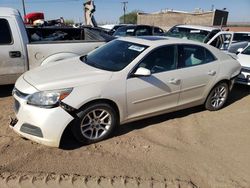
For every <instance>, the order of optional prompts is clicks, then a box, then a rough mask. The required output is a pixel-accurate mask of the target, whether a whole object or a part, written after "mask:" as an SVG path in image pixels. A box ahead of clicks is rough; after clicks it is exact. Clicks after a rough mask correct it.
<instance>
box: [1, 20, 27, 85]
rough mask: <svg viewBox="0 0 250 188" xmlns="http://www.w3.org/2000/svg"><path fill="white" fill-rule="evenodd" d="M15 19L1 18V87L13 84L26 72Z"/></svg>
mask: <svg viewBox="0 0 250 188" xmlns="http://www.w3.org/2000/svg"><path fill="white" fill-rule="evenodd" d="M17 31H19V30H18V29H17V24H16V22H15V19H14V18H11V17H2V18H0V85H3V84H12V83H14V82H15V80H16V79H17V78H18V76H20V75H21V74H22V73H23V72H24V70H25V67H24V63H25V59H24V58H25V56H24V54H23V49H22V44H21V41H22V40H21V38H20V37H21V35H19V33H18V32H17Z"/></svg>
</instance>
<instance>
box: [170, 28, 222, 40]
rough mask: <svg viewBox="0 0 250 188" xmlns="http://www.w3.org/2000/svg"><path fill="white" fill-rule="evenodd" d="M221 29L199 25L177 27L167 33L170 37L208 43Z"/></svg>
mask: <svg viewBox="0 0 250 188" xmlns="http://www.w3.org/2000/svg"><path fill="white" fill-rule="evenodd" d="M220 31H221V29H218V28H216V27H205V26H199V25H175V26H173V27H172V28H170V29H169V30H168V32H167V33H166V35H167V36H169V37H176V38H186V39H189V40H194V41H198V42H203V43H208V42H209V41H210V40H211V39H212V38H213V37H214V36H215V35H216V34H217V33H219V32H220Z"/></svg>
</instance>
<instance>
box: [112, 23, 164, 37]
mask: <svg viewBox="0 0 250 188" xmlns="http://www.w3.org/2000/svg"><path fill="white" fill-rule="evenodd" d="M163 34H164V31H163V29H161V28H159V27H154V26H148V25H130V26H124V27H119V28H118V29H117V30H116V31H115V32H114V34H113V36H114V37H125V36H149V35H163Z"/></svg>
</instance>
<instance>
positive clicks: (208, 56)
mask: <svg viewBox="0 0 250 188" xmlns="http://www.w3.org/2000/svg"><path fill="white" fill-rule="evenodd" d="M205 56H206V58H205V61H204V63H209V62H212V61H215V60H216V58H215V57H214V55H213V54H212V53H211V52H210V51H208V50H207V49H205Z"/></svg>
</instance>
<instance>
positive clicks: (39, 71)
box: [24, 57, 112, 91]
mask: <svg viewBox="0 0 250 188" xmlns="http://www.w3.org/2000/svg"><path fill="white" fill-rule="evenodd" d="M111 76H112V72H109V71H105V70H101V69H97V68H94V67H92V66H89V65H87V64H85V63H84V62H82V61H81V60H80V58H79V57H77V58H76V57H74V58H69V59H65V60H62V61H57V62H51V63H49V64H47V65H44V66H41V67H38V68H36V69H34V70H31V71H28V72H27V73H25V74H24V79H25V80H26V81H27V82H28V83H29V84H31V85H32V86H34V87H35V88H36V89H38V90H40V91H44V90H54V89H62V88H70V87H76V86H80V85H88V84H93V83H97V82H103V81H108V80H109V79H110V78H111Z"/></svg>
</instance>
